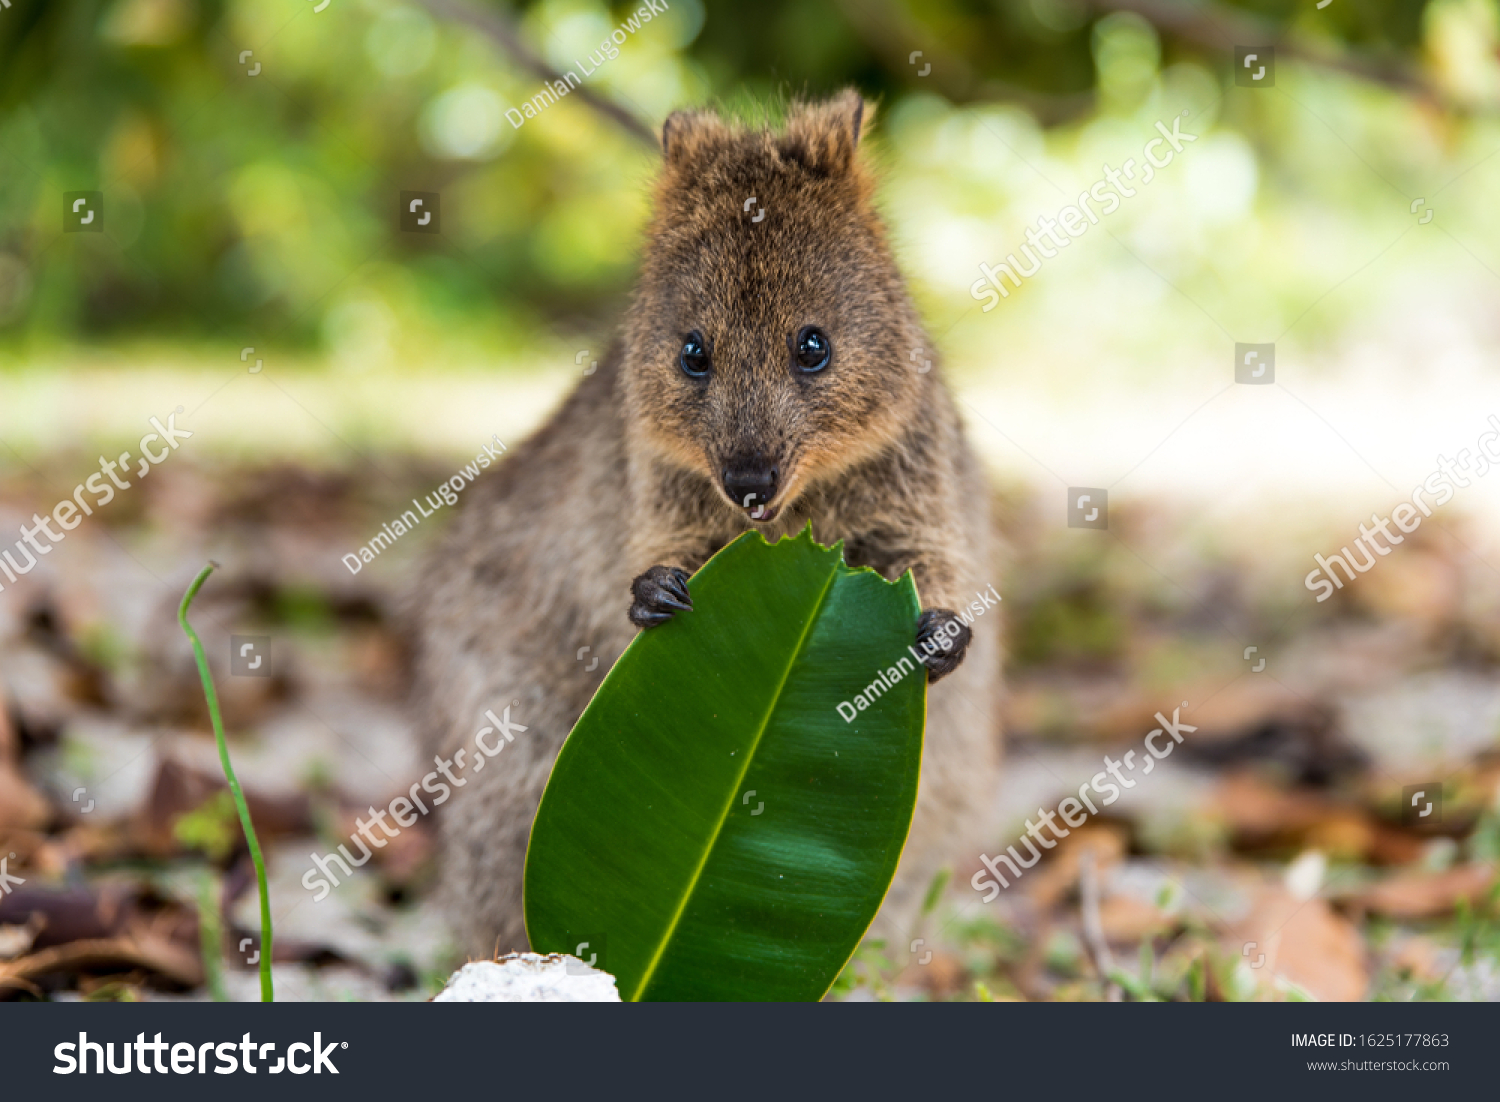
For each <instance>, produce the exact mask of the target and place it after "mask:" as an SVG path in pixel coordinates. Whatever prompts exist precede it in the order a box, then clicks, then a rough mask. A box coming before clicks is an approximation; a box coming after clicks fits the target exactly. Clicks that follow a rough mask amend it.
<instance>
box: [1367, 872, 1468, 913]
mask: <svg viewBox="0 0 1500 1102" xmlns="http://www.w3.org/2000/svg"><path fill="white" fill-rule="evenodd" d="M1494 880H1495V869H1494V867H1493V866H1490V865H1460V866H1458V867H1457V868H1453V869H1448V870H1447V871H1446V872H1415V871H1414V872H1403V873H1398V874H1397V875H1395V876H1392V877H1391V878H1389V879H1388V880H1382V881H1381V882H1380V883H1378V884H1374V885H1372V886H1370V887H1368V888H1364V889H1362V890H1361V891H1358V892H1355V893H1353V894H1351V895H1349V896H1347V897H1346V899H1347V901H1348V902H1349V903H1352V904H1353V905H1354V906H1356V907H1361V908H1363V909H1365V910H1368V911H1375V912H1377V913H1379V914H1383V915H1386V916H1388V917H1390V918H1401V919H1415V918H1436V917H1438V916H1440V915H1445V914H1447V913H1449V912H1450V911H1452V910H1453V908H1454V907H1455V906H1456V905H1457V904H1458V901H1459V900H1460V899H1467V900H1468V901H1469V904H1470V905H1471V906H1475V905H1477V904H1478V903H1479V902H1480V900H1481V899H1483V898H1484V894H1485V893H1486V892H1487V891H1488V890H1489V888H1490V885H1491V884H1492V883H1494Z"/></svg>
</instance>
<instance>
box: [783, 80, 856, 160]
mask: <svg viewBox="0 0 1500 1102" xmlns="http://www.w3.org/2000/svg"><path fill="white" fill-rule="evenodd" d="M874 115H875V107H874V105H873V104H870V103H866V102H865V99H864V97H863V96H861V95H860V94H859V93H858V92H857V91H855V90H854V89H853V88H845V89H844V90H843V91H842V92H840V93H838V94H837V95H835V96H833V97H831V98H830V99H826V100H824V101H823V102H822V103H812V104H806V105H803V106H801V107H798V108H797V109H796V110H795V111H794V112H793V113H792V116H791V118H790V119H789V120H788V121H787V125H786V134H785V136H784V137H783V138H782V139H781V143H780V146H781V152H782V155H783V156H785V157H787V158H788V159H791V160H795V161H798V162H800V163H801V164H803V165H804V166H805V167H807V168H808V169H810V170H812V171H814V172H819V173H823V174H827V175H833V174H836V173H842V172H848V171H849V170H850V169H851V168H853V166H854V163H855V155H856V150H857V149H858V147H859V136H860V134H861V133H863V132H864V130H865V128H866V127H867V126H868V125H869V123H870V120H871V119H872V118H873V117H874Z"/></svg>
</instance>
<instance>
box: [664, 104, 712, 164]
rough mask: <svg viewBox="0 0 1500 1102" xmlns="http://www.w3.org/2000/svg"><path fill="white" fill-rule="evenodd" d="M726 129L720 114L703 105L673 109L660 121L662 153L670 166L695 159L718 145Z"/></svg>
mask: <svg viewBox="0 0 1500 1102" xmlns="http://www.w3.org/2000/svg"><path fill="white" fill-rule="evenodd" d="M727 133H728V130H727V129H726V128H725V126H724V123H723V122H722V121H720V119H719V116H718V115H716V114H714V113H713V112H712V111H709V110H706V109H704V108H692V109H689V110H685V111H673V112H672V113H671V114H670V115H668V116H667V121H666V122H664V123H662V124H661V155H662V160H663V161H665V162H666V163H667V164H669V165H682V164H687V163H689V162H690V161H693V160H695V159H697V158H698V157H699V156H700V155H701V154H703V153H704V152H706V151H707V150H708V149H709V148H711V147H712V146H714V145H717V144H719V143H720V142H721V141H722V140H723V138H724V136H725V134H727Z"/></svg>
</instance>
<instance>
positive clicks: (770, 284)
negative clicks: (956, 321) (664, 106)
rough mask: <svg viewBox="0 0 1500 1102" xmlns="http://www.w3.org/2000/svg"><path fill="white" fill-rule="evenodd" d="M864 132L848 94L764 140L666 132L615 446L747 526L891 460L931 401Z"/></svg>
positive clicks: (754, 132)
mask: <svg viewBox="0 0 1500 1102" xmlns="http://www.w3.org/2000/svg"><path fill="white" fill-rule="evenodd" d="M871 114H872V110H871V108H870V107H869V106H868V105H866V104H865V102H864V101H863V100H862V99H861V98H860V96H859V95H858V94H857V93H855V92H853V91H846V92H844V93H841V94H840V95H838V96H836V97H834V98H833V99H830V100H827V101H825V102H822V103H817V104H807V105H797V106H795V107H794V108H793V109H792V110H791V112H790V114H789V117H788V119H787V121H786V124H785V126H784V127H782V128H781V129H780V130H779V131H775V132H773V131H770V130H767V129H750V128H746V127H744V126H741V125H737V124H734V123H730V122H726V121H724V120H723V119H721V118H720V117H719V116H718V115H716V114H714V113H712V112H709V111H679V112H677V113H676V114H674V115H672V116H671V117H670V118H668V119H667V121H666V124H665V125H664V126H663V127H662V153H663V159H664V162H665V163H664V167H663V170H662V174H661V178H660V180H659V182H658V184H657V188H656V198H655V214H654V218H653V221H652V224H651V227H650V231H649V234H648V237H647V245H646V251H645V256H644V262H643V268H642V274H641V281H640V284H639V287H638V289H637V291H636V297H635V302H634V306H633V309H632V310H631V313H630V317H629V319H628V321H627V323H626V327H625V337H626V339H625V361H624V365H623V377H622V385H623V387H624V396H625V410H626V415H627V417H628V418H629V421H628V426H629V427H628V430H627V431H629V432H631V433H632V435H633V436H634V437H636V438H637V439H640V440H643V441H645V442H646V443H647V444H648V445H649V446H650V451H651V454H652V458H653V462H656V463H663V464H666V465H668V466H669V467H672V468H675V469H676V470H678V471H687V472H692V473H694V474H697V475H701V476H702V477H703V478H706V479H707V480H708V481H709V482H710V483H711V484H712V486H713V487H714V490H715V492H716V493H717V494H718V495H719V497H720V498H721V499H722V501H723V502H724V504H725V507H726V508H734V509H738V510H743V511H744V513H745V515H746V516H747V517H748V518H749V519H751V520H755V521H759V522H763V523H770V522H771V521H772V520H774V519H775V517H776V515H777V514H778V513H780V512H781V511H782V510H783V509H784V508H786V507H787V506H788V505H789V504H791V503H792V502H794V501H795V500H796V499H797V497H798V496H799V495H801V494H802V493H804V492H805V491H806V490H807V488H808V487H809V486H810V485H813V484H815V483H817V482H818V481H820V480H826V479H831V478H837V477H838V476H839V475H840V473H842V472H845V471H847V470H848V468H849V467H850V466H852V465H853V464H855V463H858V462H859V461H861V460H862V459H865V458H867V457H869V456H871V455H873V454H876V453H877V452H879V451H881V450H882V449H883V448H885V447H886V446H888V445H889V444H890V443H891V442H892V441H894V440H895V439H896V438H897V437H898V436H899V434H900V431H901V429H902V426H903V424H909V423H910V419H911V417H912V415H913V411H914V408H915V406H916V404H917V403H918V402H919V401H920V399H921V396H922V393H923V388H924V387H925V386H927V385H930V378H929V377H928V376H927V375H926V374H925V370H926V367H925V365H926V364H928V363H930V357H931V352H930V350H927V349H925V348H923V347H921V346H922V342H923V337H922V332H921V328H920V325H919V324H918V322H917V320H916V316H915V312H914V311H913V309H912V307H911V305H910V302H909V300H908V299H907V296H906V291H905V288H904V286H903V284H902V282H901V277H900V275H899V273H898V272H897V269H896V266H895V263H894V262H893V260H892V258H891V255H890V250H889V247H888V246H887V244H886V240H885V233H884V230H883V228H882V226H881V223H880V220H879V218H878V216H877V215H876V213H875V209H874V206H873V202H872V192H873V181H872V179H871V176H870V173H869V171H868V169H866V167H865V166H864V165H863V164H862V163H861V159H860V155H859V139H860V134H861V132H862V131H864V130H866V129H867V128H868V126H869V124H870V120H871ZM914 352H915V353H916V355H915V357H914V356H913V353H914Z"/></svg>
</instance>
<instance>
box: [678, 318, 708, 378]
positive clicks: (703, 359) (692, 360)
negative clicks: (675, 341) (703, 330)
mask: <svg viewBox="0 0 1500 1102" xmlns="http://www.w3.org/2000/svg"><path fill="white" fill-rule="evenodd" d="M678 362H679V363H680V364H682V370H683V372H684V373H685V374H688V375H691V376H692V377H693V378H695V379H701V378H703V376H705V375H707V374H708V368H709V360H708V349H707V348H705V347H704V346H703V337H702V335H701V334H699V333H698V331H697V330H696V329H695V330H694V331H693V332H691V333H689V334H688V337H687V340H685V341H683V342H682V354H681V355H680V356H679V357H678Z"/></svg>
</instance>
